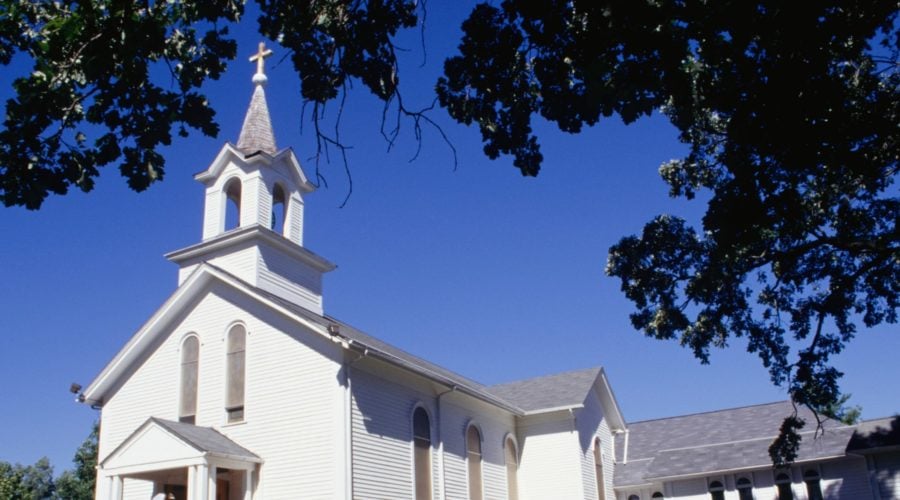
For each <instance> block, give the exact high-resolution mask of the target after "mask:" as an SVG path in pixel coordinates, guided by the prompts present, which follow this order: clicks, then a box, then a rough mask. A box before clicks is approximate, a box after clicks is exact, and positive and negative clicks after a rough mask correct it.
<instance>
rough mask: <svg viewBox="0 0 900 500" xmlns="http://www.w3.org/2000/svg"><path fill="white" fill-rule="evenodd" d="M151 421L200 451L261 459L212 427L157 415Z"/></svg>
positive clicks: (253, 459) (252, 459)
mask: <svg viewBox="0 0 900 500" xmlns="http://www.w3.org/2000/svg"><path fill="white" fill-rule="evenodd" d="M150 421H151V422H154V423H156V424H157V425H159V426H160V427H163V428H165V429H166V430H168V431H169V432H171V433H172V434H174V435H176V436H178V438H179V439H181V440H182V441H184V442H185V443H187V444H189V445H191V446H193V447H194V448H196V449H197V450H198V451H202V452H206V453H210V454H213V455H224V456H229V457H235V458H242V459H246V460H251V461H259V460H260V458H259V457H258V456H257V455H256V454H255V453H253V452H251V451H250V450H248V449H246V448H244V447H243V446H241V445H239V444H237V443H235V442H234V441H232V440H231V439H229V438H227V437H226V436H225V435H223V434H221V433H220V432H219V431H217V430H215V429H213V428H211V427H200V426H197V425H193V424H186V423H183V422H173V421H171V420H164V419H161V418H156V417H150Z"/></svg>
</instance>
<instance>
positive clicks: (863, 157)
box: [0, 0, 900, 461]
mask: <svg viewBox="0 0 900 500" xmlns="http://www.w3.org/2000/svg"><path fill="white" fill-rule="evenodd" d="M258 2H259V5H260V8H261V11H262V16H261V18H260V20H259V21H260V30H261V32H262V33H263V34H264V35H266V36H268V37H269V38H271V39H273V40H278V41H279V42H280V43H281V44H282V45H283V46H284V47H285V48H286V49H288V50H289V51H290V53H291V60H292V62H293V64H294V67H295V69H296V70H297V72H298V74H299V75H300V78H301V83H302V94H303V97H304V98H305V99H306V100H307V102H308V103H312V105H313V107H314V112H313V114H312V118H313V122H314V123H315V125H316V134H317V137H318V139H319V147H320V151H321V150H322V148H323V147H325V148H327V147H329V146H333V147H337V148H338V149H340V150H341V152H343V148H344V147H343V144H341V142H340V137H339V136H338V135H337V132H335V133H334V135H331V136H329V135H326V134H325V133H323V132H322V130H321V129H319V127H318V123H319V117H320V110H321V106H322V105H324V104H325V103H326V102H329V101H332V100H335V99H337V100H338V101H339V102H341V100H342V98H343V96H344V95H345V93H346V92H347V91H348V89H349V86H350V83H351V82H353V81H358V82H361V83H362V85H363V87H364V88H367V89H368V90H369V91H370V92H372V93H373V94H374V95H375V96H376V97H378V98H379V99H381V100H382V101H384V103H385V112H387V110H388V109H394V110H396V112H397V116H398V120H399V119H400V118H401V117H404V116H405V117H408V118H410V119H412V120H413V122H414V124H415V127H416V132H417V134H418V132H419V126H420V124H421V123H423V122H424V123H431V124H433V122H431V121H430V118H429V117H428V116H429V115H428V114H427V112H426V111H413V110H409V109H407V108H406V107H405V106H404V104H403V100H402V96H401V93H400V81H401V80H400V71H399V66H398V59H397V56H396V54H397V48H396V47H395V45H394V42H393V39H394V36H395V34H396V33H397V32H398V31H399V30H401V29H404V28H411V27H414V26H416V25H418V24H419V23H421V22H422V20H423V18H424V17H425V13H426V10H425V3H417V2H415V1H412V0H379V1H371V2H359V1H355V0H317V1H311V2H300V3H299V4H298V3H295V2H285V1H281V0H258ZM897 9H898V7H897V4H896V3H895V2H883V1H877V0H860V1H856V2H852V3H848V2H839V1H835V0H823V1H820V2H815V3H814V4H808V3H803V2H783V1H775V0H758V1H754V2H740V1H734V0H723V1H719V2H705V1H697V0H675V1H669V2H663V1H657V0H644V1H632V0H604V1H587V0H566V1H561V0H546V1H542V2H531V1H527V0H506V1H502V2H500V3H499V5H498V6H494V5H488V4H479V5H477V6H476V7H475V8H474V9H473V11H472V13H471V14H470V16H469V17H468V19H467V20H466V21H465V22H464V24H463V31H464V36H463V39H462V41H461V44H460V46H459V54H458V55H455V56H453V57H450V58H449V59H447V61H446V62H445V67H444V76H443V77H442V78H441V79H440V80H439V81H438V82H437V86H436V92H437V99H438V102H439V103H440V105H441V106H442V107H444V108H445V109H446V110H447V112H448V113H449V114H450V116H451V117H453V118H454V119H455V120H457V121H458V122H460V123H463V124H466V125H476V126H478V128H479V130H480V132H481V135H482V138H483V141H484V151H485V154H487V155H488V156H489V157H491V158H498V157H499V156H501V155H510V156H512V157H513V164H514V165H515V166H516V167H517V168H518V169H519V170H520V171H521V173H522V174H523V175H529V176H533V175H537V174H538V172H539V170H540V167H541V164H542V161H543V156H542V153H541V151H540V144H539V141H538V138H537V137H536V136H535V134H534V131H533V129H532V119H533V118H534V117H535V116H538V117H540V118H543V119H545V120H548V121H550V122H551V123H555V124H557V125H558V127H559V128H560V130H562V131H565V132H570V133H577V132H579V131H581V130H582V128H583V127H585V126H590V125H593V124H594V123H596V122H598V121H599V120H600V119H601V118H606V117H611V116H612V115H618V116H619V117H620V118H621V119H623V120H624V121H625V122H626V123H630V122H632V121H634V120H636V119H638V118H640V117H642V116H646V115H649V114H651V113H653V112H654V111H661V112H663V113H664V114H665V115H666V116H667V117H668V118H669V120H670V121H671V122H672V124H673V125H674V126H675V127H676V128H677V129H678V130H679V132H680V139H681V141H682V142H683V143H685V144H686V145H687V146H689V152H688V154H687V155H686V157H685V158H682V159H678V160H673V161H670V162H667V163H665V164H664V165H662V166H661V167H660V174H661V175H662V177H663V179H664V180H665V181H666V182H667V183H668V184H669V186H670V192H671V195H672V196H680V197H686V198H693V197H695V196H696V195H697V194H698V193H703V195H704V197H706V196H708V197H709V204H708V208H707V212H706V215H705V217H704V218H703V220H702V228H695V227H693V226H692V225H690V224H688V223H687V222H686V221H683V220H680V219H678V218H676V217H673V216H670V215H661V216H659V217H657V218H655V219H654V220H652V221H650V222H649V223H648V224H647V225H646V226H645V227H644V230H643V232H642V233H641V234H640V235H637V236H632V237H627V238H624V239H622V240H621V241H620V242H619V243H618V244H617V245H615V246H614V247H613V248H612V249H611V252H610V256H609V260H608V265H607V272H608V273H609V274H610V275H612V276H615V277H618V278H620V279H621V282H622V289H623V291H624V292H625V294H626V296H627V297H628V298H629V299H631V300H632V301H633V302H634V304H635V306H636V311H635V312H634V313H633V314H632V322H633V324H634V326H635V327H636V328H638V329H640V330H642V331H644V332H645V333H646V334H647V335H650V336H653V337H656V338H659V339H678V340H679V341H680V342H681V343H682V344H683V345H685V346H687V347H689V348H691V349H692V350H693V352H694V353H695V355H696V356H697V357H698V358H699V359H700V360H701V361H703V362H708V360H709V353H710V347H723V346H725V345H727V343H728V341H729V340H730V339H731V338H732V336H738V337H744V338H746V339H747V342H748V348H749V350H750V351H751V352H753V353H756V354H758V355H759V357H760V359H761V360H762V362H763V364H764V365H765V366H766V367H768V369H769V372H770V374H771V378H772V381H773V382H774V383H776V384H780V385H784V386H786V387H787V388H788V390H789V392H790V394H791V397H792V399H793V400H794V401H795V402H796V403H798V404H802V405H806V406H808V407H810V408H811V409H813V410H815V411H816V412H818V413H817V414H819V415H825V416H834V417H849V416H852V414H848V413H847V409H846V408H845V405H844V402H845V401H846V399H845V398H844V396H843V395H842V394H841V392H840V389H839V385H838V380H839V378H840V376H841V373H840V372H839V371H838V370H837V369H835V368H834V367H833V366H832V364H831V362H830V358H831V356H833V355H835V354H837V353H839V352H840V351H841V350H842V349H843V347H844V346H845V344H846V342H848V341H849V340H850V339H851V338H852V337H853V335H854V334H855V333H856V324H857V323H858V322H862V323H863V324H865V325H866V326H874V325H878V324H880V323H884V322H889V323H893V322H896V320H897V308H898V293H900V233H898V228H897V222H898V213H900V199H898V197H897V196H896V191H893V192H892V191H891V188H892V186H894V182H895V181H896V179H897V175H898V157H900V148H898V143H900V137H898V136H900V129H898V127H897V123H900V98H898V91H900V62H898V60H900V58H898V52H900V35H898V33H897V29H896V24H895V23H896V22H897ZM241 13H242V5H241V4H238V3H234V2H232V1H228V0H215V1H210V2H195V1H186V2H161V3H152V4H145V3H140V4H137V3H135V4H132V3H129V2H111V1H109V0H87V1H83V2H74V3H66V2H62V3H49V2H34V3H32V2H27V1H25V0H0V64H8V63H9V62H10V60H11V58H12V57H13V55H15V54H25V55H27V56H28V57H30V58H31V59H32V60H33V61H34V71H33V72H32V74H31V75H29V76H27V77H23V78H20V79H18V80H16V81H15V83H14V86H15V90H16V93H17V95H16V97H15V98H14V99H11V100H10V101H8V102H7V104H6V110H7V117H6V121H5V122H4V128H3V130H2V131H0V196H2V197H3V201H4V203H5V204H7V205H25V206H27V207H29V208H37V207H39V206H40V204H41V202H42V201H43V200H44V198H45V197H46V196H47V194H48V193H49V192H53V193H63V192H65V191H66V190H67V189H68V188H69V187H70V186H73V185H74V186H77V187H79V188H81V189H84V190H89V189H90V188H91V187H92V185H93V178H94V177H95V176H96V175H97V173H98V168H99V167H101V166H104V165H107V164H111V163H115V162H119V168H120V170H121V171H122V173H123V175H125V176H126V177H127V178H128V180H129V184H130V185H131V186H132V187H133V188H135V189H137V190H141V189H144V188H146V187H147V186H148V185H149V184H150V183H152V182H153V181H155V180H158V179H160V178H161V177H162V174H163V172H164V170H163V167H164V162H163V158H162V157H160V156H159V155H158V154H156V153H155V152H154V151H153V148H154V147H156V146H158V145H160V144H168V142H169V141H170V140H171V135H172V131H173V130H177V132H178V133H179V134H181V135H186V134H187V129H188V128H194V129H199V130H200V131H202V132H203V133H206V134H215V133H216V131H217V126H216V125H215V123H214V122H213V112H212V110H210V109H209V108H208V107H207V106H206V104H205V100H204V98H203V96H202V94H200V93H199V91H198V89H199V87H200V85H201V84H202V83H203V81H204V80H206V79H207V78H217V77H218V76H219V75H220V74H221V72H222V70H223V69H224V67H225V59H228V58H231V57H233V56H234V49H235V45H234V42H233V41H232V40H229V39H227V36H226V35H227V23H228V22H233V21H236V20H237V19H238V17H239V16H240V15H241ZM160 65H162V66H163V67H168V68H169V69H170V72H169V73H170V75H171V78H173V79H174V81H175V82H176V85H175V86H174V89H173V90H166V89H165V88H163V87H162V86H161V84H159V83H157V82H156V79H155V78H156V76H155V75H156V74H157V73H154V71H153V69H154V68H155V67H157V66H160ZM398 123H399V122H398ZM397 126H399V125H397ZM397 126H395V127H394V128H393V129H391V130H382V133H383V134H384V135H385V137H386V138H387V139H388V141H393V140H394V139H395V138H396V131H397ZM383 129H384V127H383ZM800 424H801V423H800V421H799V420H798V419H793V420H791V421H786V422H785V425H784V426H783V427H782V428H783V429H784V432H785V433H786V435H785V436H784V437H785V439H782V440H780V443H781V444H778V443H776V444H777V446H774V447H773V458H774V459H776V461H783V460H789V459H791V458H792V456H793V453H794V452H795V451H796V445H797V443H798V441H797V440H796V439H793V438H792V437H791V436H790V434H791V433H794V436H795V437H796V431H797V430H798V429H799V428H800Z"/></svg>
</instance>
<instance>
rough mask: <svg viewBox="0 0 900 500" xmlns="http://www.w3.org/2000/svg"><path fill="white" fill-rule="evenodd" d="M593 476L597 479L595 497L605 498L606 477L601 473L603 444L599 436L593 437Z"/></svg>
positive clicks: (603, 499) (604, 499) (602, 499)
mask: <svg viewBox="0 0 900 500" xmlns="http://www.w3.org/2000/svg"><path fill="white" fill-rule="evenodd" d="M594 478H596V481H597V498H599V499H600V500H606V479H605V477H604V475H603V446H602V445H601V443H600V438H594Z"/></svg>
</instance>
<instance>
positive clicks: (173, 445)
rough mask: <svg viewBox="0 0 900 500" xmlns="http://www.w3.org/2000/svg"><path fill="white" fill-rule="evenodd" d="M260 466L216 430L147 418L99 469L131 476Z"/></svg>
mask: <svg viewBox="0 0 900 500" xmlns="http://www.w3.org/2000/svg"><path fill="white" fill-rule="evenodd" d="M261 462H262V459H260V458H259V457H258V456H257V455H255V454H254V453H253V452H251V451H249V450H247V449H246V448H244V447H242V446H241V445H239V444H237V443H235V442H234V441H232V440H231V439H229V438H228V437H227V436H225V435H223V434H221V433H220V432H218V431H216V430H215V429H212V428H210V427H199V426H196V425H192V424H186V423H181V422H172V421H169V420H163V419H159V418H155V417H150V418H149V419H148V420H147V421H146V422H144V423H143V424H142V425H141V426H140V427H138V428H137V430H135V431H134V432H133V433H132V434H131V435H130V436H128V438H127V439H125V441H123V442H122V444H121V445H119V447H118V448H116V449H115V450H113V452H112V453H110V454H109V456H108V457H107V458H106V459H105V460H103V462H102V463H101V464H100V466H101V468H103V469H104V470H106V471H107V472H109V473H115V474H119V475H133V474H142V473H148V472H152V471H158V470H165V469H176V468H181V467H187V466H191V465H215V466H217V467H225V468H229V469H240V470H251V469H253V468H254V467H255V466H256V464H258V463H261Z"/></svg>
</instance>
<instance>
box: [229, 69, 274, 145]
mask: <svg viewBox="0 0 900 500" xmlns="http://www.w3.org/2000/svg"><path fill="white" fill-rule="evenodd" d="M255 87H256V88H254V89H253V97H251V98H250V107H248V108H247V116H245V117H244V125H243V127H241V134H240V136H238V142H237V148H238V149H240V150H241V151H243V152H244V153H246V154H253V153H256V152H258V151H263V152H265V153H268V154H270V155H273V154H275V152H276V151H277V149H276V147H275V132H274V131H273V130H272V120H270V119H269V107H268V105H267V104H266V93H265V91H264V90H263V86H262V85H261V84H256V85H255Z"/></svg>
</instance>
